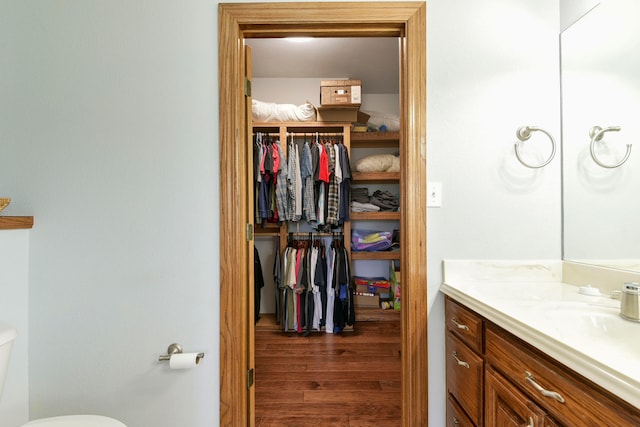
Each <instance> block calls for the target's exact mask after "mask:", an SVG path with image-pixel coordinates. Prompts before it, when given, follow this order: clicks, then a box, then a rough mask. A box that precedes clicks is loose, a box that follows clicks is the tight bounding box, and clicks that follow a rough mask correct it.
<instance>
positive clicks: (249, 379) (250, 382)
mask: <svg viewBox="0 0 640 427" xmlns="http://www.w3.org/2000/svg"><path fill="white" fill-rule="evenodd" d="M252 385H253V368H251V369H249V370H248V371H247V388H251V386H252Z"/></svg>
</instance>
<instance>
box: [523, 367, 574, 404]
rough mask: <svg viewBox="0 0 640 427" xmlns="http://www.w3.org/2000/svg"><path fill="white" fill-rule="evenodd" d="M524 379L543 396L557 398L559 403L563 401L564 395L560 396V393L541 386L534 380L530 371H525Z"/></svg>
mask: <svg viewBox="0 0 640 427" xmlns="http://www.w3.org/2000/svg"><path fill="white" fill-rule="evenodd" d="M524 379H525V380H527V382H528V383H529V384H531V385H532V386H533V388H535V389H536V390H538V391H539V392H540V394H542V395H543V396H546V397H553V398H554V399H555V400H557V401H558V402H560V403H564V397H562V396H561V395H560V393H556V392H555V391H549V390H546V389H544V388H542V387H541V386H540V384H538V383H537V382H536V380H535V378H533V375H531V373H530V372H526V371H525V376H524Z"/></svg>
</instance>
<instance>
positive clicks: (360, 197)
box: [351, 187, 369, 203]
mask: <svg viewBox="0 0 640 427" xmlns="http://www.w3.org/2000/svg"><path fill="white" fill-rule="evenodd" d="M351 201H352V202H359V203H369V189H368V188H366V187H355V188H352V189H351Z"/></svg>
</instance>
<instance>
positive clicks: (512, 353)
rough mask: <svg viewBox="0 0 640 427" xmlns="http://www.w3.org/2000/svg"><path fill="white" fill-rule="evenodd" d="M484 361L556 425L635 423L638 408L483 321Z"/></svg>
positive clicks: (618, 426)
mask: <svg viewBox="0 0 640 427" xmlns="http://www.w3.org/2000/svg"><path fill="white" fill-rule="evenodd" d="M485 348H486V352H485V361H486V364H487V366H489V365H490V366H491V367H493V368H495V370H497V371H499V372H501V373H502V374H503V375H504V376H505V377H506V378H509V380H510V381H511V382H512V383H513V384H514V385H515V386H516V387H518V388H519V389H520V390H521V391H522V392H523V393H524V394H526V395H527V396H529V397H530V398H531V399H532V400H533V401H534V402H535V403H537V404H538V405H539V406H540V407H542V408H543V409H544V410H545V412H546V413H547V414H548V416H549V417H550V418H553V419H554V420H555V422H556V423H557V424H558V425H564V426H567V427H568V426H571V427H588V426H589V427H595V426H616V427H622V426H629V427H630V426H640V411H639V410H638V409H635V408H633V407H632V406H631V405H628V404H627V403H625V402H624V401H622V400H620V399H619V398H617V397H615V396H613V395H612V394H611V393H609V392H607V391H606V390H604V389H603V388H602V387H600V386H598V385H597V384H594V383H593V382H591V381H589V380H587V379H586V378H584V377H582V376H581V375H579V374H577V373H576V372H575V371H572V370H571V369H569V368H568V367H566V366H564V365H563V364H561V363H559V362H557V361H555V360H554V359H552V358H550V357H549V356H547V355H546V354H544V353H542V352H541V351H539V350H537V349H536V348H534V347H533V346H531V345H529V344H527V343H525V342H524V341H522V340H520V339H519V338H517V337H515V336H513V335H512V334H511V333H509V332H507V331H505V330H503V329H502V328H500V327H498V326H496V325H494V324H492V323H491V322H487V324H486V330H485Z"/></svg>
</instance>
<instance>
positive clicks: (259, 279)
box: [253, 246, 264, 323]
mask: <svg viewBox="0 0 640 427" xmlns="http://www.w3.org/2000/svg"><path fill="white" fill-rule="evenodd" d="M253 284H254V315H255V316H254V317H255V323H258V320H260V300H261V294H262V288H264V276H263V274H262V263H261V262H260V254H259V253H258V249H256V247H255V246H254V247H253Z"/></svg>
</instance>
